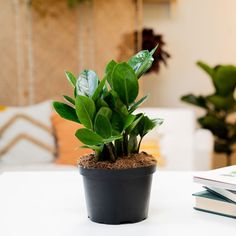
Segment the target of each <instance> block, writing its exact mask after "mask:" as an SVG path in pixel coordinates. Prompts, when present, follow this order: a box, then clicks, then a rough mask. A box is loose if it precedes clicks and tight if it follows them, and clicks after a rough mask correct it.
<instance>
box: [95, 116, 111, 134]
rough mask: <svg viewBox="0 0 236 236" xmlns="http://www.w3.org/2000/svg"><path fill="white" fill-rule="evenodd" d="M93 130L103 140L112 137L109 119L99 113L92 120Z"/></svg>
mask: <svg viewBox="0 0 236 236" xmlns="http://www.w3.org/2000/svg"><path fill="white" fill-rule="evenodd" d="M94 130H95V132H96V133H97V134H99V135H100V136H101V137H103V138H109V137H111V135H112V127H111V123H110V121H109V119H108V118H107V117H106V116H104V115H102V114H99V113H98V114H97V115H96V117H95V120H94Z"/></svg>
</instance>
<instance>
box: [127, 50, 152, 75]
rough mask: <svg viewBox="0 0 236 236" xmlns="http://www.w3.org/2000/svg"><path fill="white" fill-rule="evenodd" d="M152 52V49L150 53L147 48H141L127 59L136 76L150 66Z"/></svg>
mask: <svg viewBox="0 0 236 236" xmlns="http://www.w3.org/2000/svg"><path fill="white" fill-rule="evenodd" d="M153 53H154V51H152V52H151V53H150V52H149V51H148V50H143V51H140V52H138V53H137V54H136V55H134V56H133V57H131V58H130V59H129V61H128V64H129V65H130V66H131V67H132V68H133V70H134V71H135V74H136V75H137V77H138V78H140V77H141V76H142V75H143V74H144V73H145V72H146V71H147V70H148V69H149V68H150V67H151V66H152V63H153V61H154V59H153V57H152V55H153Z"/></svg>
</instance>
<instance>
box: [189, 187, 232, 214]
mask: <svg viewBox="0 0 236 236" xmlns="http://www.w3.org/2000/svg"><path fill="white" fill-rule="evenodd" d="M193 196H195V198H196V203H195V207H194V209H196V210H199V211H204V212H208V213H214V214H218V215H222V216H228V217H232V218H236V204H235V203H233V202H232V201H228V200H226V199H224V198H221V197H219V196H217V195H215V194H212V193H210V192H208V191H202V192H198V193H195V194H193Z"/></svg>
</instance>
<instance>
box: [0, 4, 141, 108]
mask: <svg viewBox="0 0 236 236" xmlns="http://www.w3.org/2000/svg"><path fill="white" fill-rule="evenodd" d="M27 2H28V0H9V1H5V0H0V26H1V34H0V50H1V52H2V54H1V56H0V64H1V70H0V104H3V105H27V104H33V103H37V102H40V101H43V100H45V99H49V98H57V97H58V95H60V94H65V93H69V91H70V88H69V85H68V83H67V81H66V79H65V77H64V70H71V71H73V72H74V73H75V74H78V73H79V71H81V70H82V69H84V68H90V69H95V70H96V71H97V72H98V74H99V75H102V73H103V69H104V66H105V64H106V62H107V61H108V60H110V59H111V58H113V59H117V58H119V56H120V55H119V50H120V49H119V47H120V45H121V43H122V40H123V38H124V35H125V34H130V33H132V32H134V31H135V30H136V29H137V27H139V26H138V20H137V19H138V18H137V15H138V13H137V3H138V2H140V1H134V0H112V1H106V0H93V1H91V2H90V3H89V2H87V3H86V2H85V3H83V4H80V5H79V6H77V7H75V8H73V9H70V8H68V6H67V0H47V1H43V0H32V3H33V4H32V5H31V6H29V4H27ZM123 43H124V42H123ZM133 51H134V40H133V39H132V38H131V39H130V42H129V51H128V53H127V55H126V57H127V56H129V55H130V54H131V53H133ZM122 59H124V58H122Z"/></svg>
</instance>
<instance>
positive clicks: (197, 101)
mask: <svg viewBox="0 0 236 236" xmlns="http://www.w3.org/2000/svg"><path fill="white" fill-rule="evenodd" d="M181 100H182V101H183V102H187V103H190V104H192V105H195V106H198V107H202V108H207V103H206V98H204V97H203V96H195V95H193V94H187V95H184V96H182V97H181Z"/></svg>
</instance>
